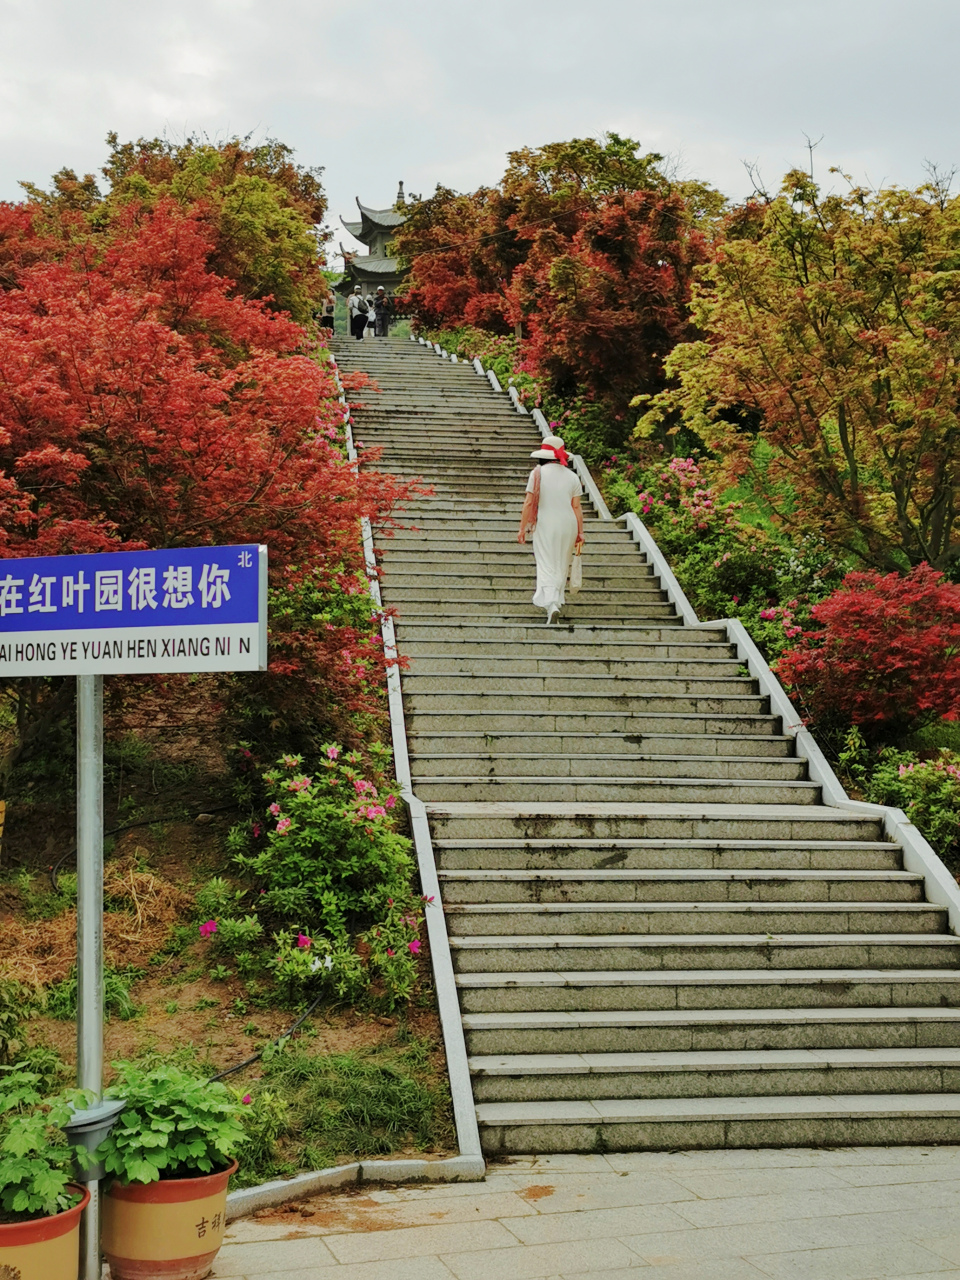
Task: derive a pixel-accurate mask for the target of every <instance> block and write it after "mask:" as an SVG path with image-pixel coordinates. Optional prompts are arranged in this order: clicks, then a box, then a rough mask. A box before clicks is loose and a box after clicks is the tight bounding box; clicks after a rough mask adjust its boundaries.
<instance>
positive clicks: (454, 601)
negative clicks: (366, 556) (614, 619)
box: [384, 574, 673, 612]
mask: <svg viewBox="0 0 960 1280" xmlns="http://www.w3.org/2000/svg"><path fill="white" fill-rule="evenodd" d="M384 586H385V589H386V591H385V593H386V594H387V595H388V596H389V597H390V599H391V600H393V601H394V602H395V603H396V604H397V606H398V607H400V608H403V607H404V606H407V607H409V605H410V604H411V603H416V604H420V605H423V604H431V605H438V604H439V605H441V606H442V607H443V608H444V609H446V608H448V607H450V608H453V609H454V610H455V609H456V608H457V607H458V606H459V605H461V604H483V605H491V606H495V608H496V610H497V611H500V610H502V609H503V606H504V605H505V604H510V603H513V604H515V605H516V606H518V607H520V608H523V609H526V610H528V611H529V609H530V599H531V596H532V595H533V591H534V580H533V577H532V576H531V577H530V579H529V580H528V581H526V582H524V581H523V580H522V579H519V580H518V581H517V582H516V583H515V584H514V583H512V582H510V581H509V580H507V581H504V580H502V579H500V578H498V577H497V575H496V574H491V575H489V580H488V581H484V580H482V579H478V580H477V581H476V582H469V581H464V582H463V583H462V584H461V585H460V586H446V585H439V584H433V585H431V584H429V583H425V582H415V581H413V580H410V581H407V580H404V579H399V578H398V579H394V578H388V579H387V581H386V582H385V584H384ZM570 603H571V604H573V603H575V604H577V605H580V606H582V607H583V608H584V609H593V610H597V609H602V610H608V609H609V610H626V609H628V608H629V607H630V606H632V605H641V606H643V608H644V610H645V611H647V612H648V611H649V610H650V609H657V608H658V607H659V606H661V604H662V607H663V608H664V609H672V608H673V606H672V605H669V604H667V603H666V592H665V591H662V590H661V589H660V587H659V586H647V585H645V583H644V581H643V580H642V579H638V580H637V582H635V583H630V584H629V585H628V586H617V587H612V586H609V585H606V586H604V585H599V584H595V583H593V582H591V581H590V580H589V579H588V578H584V582H583V590H582V591H581V592H580V593H579V595H578V596H577V597H576V599H575V600H571V601H570Z"/></svg>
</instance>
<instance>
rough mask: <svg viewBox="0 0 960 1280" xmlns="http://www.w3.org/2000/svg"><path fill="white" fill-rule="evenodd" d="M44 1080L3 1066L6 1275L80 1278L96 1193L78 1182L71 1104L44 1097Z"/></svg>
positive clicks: (1, 1234) (0, 1134)
mask: <svg viewBox="0 0 960 1280" xmlns="http://www.w3.org/2000/svg"><path fill="white" fill-rule="evenodd" d="M41 1083H42V1082H41V1078H40V1076H39V1075H38V1074H37V1072H35V1071H31V1070H30V1069H29V1067H28V1066H26V1065H25V1064H23V1063H20V1064H18V1065H16V1066H12V1067H0V1273H3V1269H4V1268H7V1272H6V1274H9V1275H12V1276H17V1277H18V1278H19V1280H50V1278H51V1277H52V1276H57V1277H58V1280H59V1278H60V1277H62V1278H63V1280H77V1272H78V1269H79V1265H80V1214H81V1212H82V1211H83V1209H84V1208H85V1206H86V1205H87V1203H88V1201H89V1199H90V1193H89V1191H87V1190H86V1189H85V1188H84V1187H80V1186H77V1185H76V1184H75V1183H74V1182H72V1180H71V1179H72V1170H73V1157H74V1153H73V1150H72V1148H71V1147H70V1145H69V1143H68V1141H67V1138H66V1136H65V1134H64V1133H63V1130H62V1126H63V1125H64V1124H66V1123H67V1121H68V1120H69V1118H70V1106H69V1103H68V1101H67V1099H66V1098H64V1097H58V1098H50V1099H44V1098H43V1095H42V1090H41Z"/></svg>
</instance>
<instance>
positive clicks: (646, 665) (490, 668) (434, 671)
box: [404, 646, 752, 683]
mask: <svg viewBox="0 0 960 1280" xmlns="http://www.w3.org/2000/svg"><path fill="white" fill-rule="evenodd" d="M404 652H405V653H406V654H407V655H408V657H410V658H411V659H412V665H411V667H410V670H411V672H412V673H413V674H414V675H424V674H427V673H429V674H430V675H456V676H461V677H469V676H478V677H480V678H481V679H482V678H484V677H486V676H502V675H521V676H526V675H531V676H535V675H544V676H558V675H559V676H569V677H573V676H613V677H614V678H616V679H618V680H630V681H631V683H634V682H640V683H642V682H643V681H644V679H645V678H650V677H661V676H662V677H672V678H675V679H680V678H681V677H684V676H686V677H689V678H690V679H692V678H697V679H698V680H700V679H702V680H710V681H717V680H721V679H722V680H729V679H733V680H736V681H738V682H743V681H744V680H746V679H747V678H746V677H744V676H742V675H740V670H741V667H740V663H739V662H738V661H737V660H736V658H728V657H714V656H713V655H712V654H710V653H709V652H708V653H706V654H703V655H702V656H701V655H698V656H697V657H695V658H677V659H671V658H648V657H637V658H634V659H629V658H613V657H604V656H598V657H597V658H596V659H590V658H568V657H566V656H565V655H564V654H563V653H555V654H554V653H551V654H537V653H535V652H533V653H528V654H522V655H516V656H512V655H509V654H498V653H484V654H479V655H476V656H474V655H470V654H457V655H454V654H445V653H429V652H427V653H423V652H421V653H418V654H412V653H410V651H409V649H407V648H406V646H404ZM684 683H686V681H685V682H684ZM748 683H752V682H749V681H748Z"/></svg>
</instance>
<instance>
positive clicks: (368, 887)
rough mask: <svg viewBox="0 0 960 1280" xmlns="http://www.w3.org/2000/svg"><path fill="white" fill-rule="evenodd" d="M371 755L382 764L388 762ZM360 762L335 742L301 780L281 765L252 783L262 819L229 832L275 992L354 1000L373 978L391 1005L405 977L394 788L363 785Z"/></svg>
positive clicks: (410, 969)
mask: <svg viewBox="0 0 960 1280" xmlns="http://www.w3.org/2000/svg"><path fill="white" fill-rule="evenodd" d="M380 754H381V755H382V757H383V763H384V764H385V763H386V759H387V758H388V755H389V753H388V752H387V751H386V750H385V749H383V750H382V751H381V753H380ZM362 764H363V761H362V758H361V756H360V755H359V753H357V752H348V753H346V754H344V752H343V750H342V748H341V747H340V746H338V745H337V744H335V743H327V744H324V746H323V749H322V753H321V757H320V760H319V762H318V764H317V766H316V768H314V769H311V771H310V773H309V774H308V773H305V772H303V760H302V758H301V757H300V756H296V755H285V756H283V757H282V759H281V760H280V761H279V762H278V765H277V767H276V768H275V769H272V770H270V771H269V772H268V773H266V774H265V775H264V782H265V784H266V789H267V798H268V799H270V804H269V805H268V807H267V812H266V817H265V819H264V820H263V822H262V823H261V822H257V823H255V824H254V826H253V828H252V829H251V828H246V827H235V828H234V829H233V831H232V832H231V833H230V846H231V850H232V852H233V853H234V856H235V859H236V862H237V863H238V865H239V866H240V867H242V868H243V869H244V870H246V871H248V872H250V873H251V874H252V875H253V876H255V877H256V878H257V881H258V883H259V885H260V886H261V888H260V893H259V896H258V899H257V908H258V911H259V912H260V914H261V915H263V916H265V917H266V918H267V919H268V920H270V921H271V922H274V923H275V924H277V925H279V926H280V928H279V930H278V931H277V932H276V934H275V937H274V942H275V945H276V954H275V956H274V958H273V959H272V960H271V961H270V962H269V966H268V967H269V968H270V969H271V970H272V972H273V975H274V977H275V979H276V981H277V982H278V983H279V984H280V985H281V986H282V987H284V988H286V989H287V990H288V991H289V992H291V993H292V992H295V991H297V990H300V989H302V988H304V987H306V986H310V985H313V986H319V985H320V984H323V983H326V984H327V985H328V986H329V987H330V989H331V990H332V991H334V992H335V993H336V994H337V995H338V996H340V997H341V998H356V997H357V996H358V995H359V994H360V993H361V992H362V991H363V990H364V989H366V988H367V987H369V986H370V984H371V982H372V981H374V980H377V979H379V980H381V981H382V982H383V986H384V989H385V992H386V995H387V998H388V999H389V1000H390V1001H392V1002H396V1001H397V1000H399V999H403V998H405V996H406V995H408V994H409V991H410V989H411V988H412V985H413V982H414V980H415V977H416V963H415V961H416V955H417V952H418V951H419V937H418V932H419V926H420V921H421V918H422V902H420V901H418V900H417V899H416V897H415V896H414V894H413V892H412V889H411V882H412V878H413V859H412V857H411V852H410V841H409V840H408V839H407V838H406V837H405V836H402V835H400V834H399V833H398V832H397V831H396V830H395V822H394V811H395V809H396V803H397V794H398V792H397V787H396V784H395V783H392V782H389V781H387V780H386V778H385V776H384V775H383V774H380V775H379V776H378V777H377V779H376V781H373V780H371V779H370V778H368V777H364V776H363V774H362ZM234 923H235V922H234ZM228 924H229V922H228V921H226V920H224V921H221V922H220V923H219V928H220V929H221V930H222V929H224V927H225V926H227V925H228ZM358 937H359V941H360V944H361V945H360V947H359V949H358V947H357V943H356V940H357V938H358ZM247 942H248V939H247V938H246V937H239V936H238V939H237V944H238V945H240V944H241V943H243V944H246V943H247ZM414 942H416V945H415V946H412V945H411V944H412V943H414Z"/></svg>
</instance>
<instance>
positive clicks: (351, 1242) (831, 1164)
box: [213, 1147, 960, 1280]
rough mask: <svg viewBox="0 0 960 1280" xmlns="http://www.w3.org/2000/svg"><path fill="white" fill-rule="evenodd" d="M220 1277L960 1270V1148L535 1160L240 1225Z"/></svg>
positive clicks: (431, 1279)
mask: <svg viewBox="0 0 960 1280" xmlns="http://www.w3.org/2000/svg"><path fill="white" fill-rule="evenodd" d="M213 1275H214V1276H215V1277H217V1280H540V1278H542V1280H578V1278H579V1277H585V1276H593V1275H600V1276H603V1277H604V1280H621V1278H622V1280H627V1277H631V1278H634V1277H635V1278H636V1280H760V1278H761V1277H768V1278H769V1280H875V1278H876V1280H878V1278H879V1277H883V1278H884V1280H916V1277H920V1276H937V1277H943V1276H957V1277H960V1147H887V1148H878V1147H858V1148H849V1149H846V1150H834V1151H825V1150H805V1149H804V1150H799V1149H798V1150H765V1151H706V1152H696V1151H688V1152H678V1153H635V1154H628V1155H608V1156H573V1155H564V1156H541V1157H534V1156H530V1157H518V1158H516V1159H515V1160H514V1161H513V1162H512V1163H510V1164H508V1165H495V1166H492V1167H491V1168H490V1170H489V1174H488V1177H487V1180H486V1182H484V1183H477V1184H462V1183H461V1184H459V1185H441V1186H419V1187H401V1188H397V1189H395V1190H367V1189H365V1188H364V1189H363V1190H361V1191H358V1192H357V1193H355V1194H353V1195H332V1196H323V1197H316V1198H314V1199H312V1200H309V1201H305V1202H303V1203H302V1205H301V1207H300V1209H299V1210H297V1211H293V1212H289V1213H285V1214H272V1215H269V1216H266V1217H263V1218H260V1219H248V1220H245V1221H241V1222H236V1223H234V1224H233V1226H232V1227H231V1228H230V1230H229V1233H228V1236H227V1242H226V1243H225V1245H224V1247H223V1249H222V1251H221V1254H220V1257H219V1259H218V1261H217V1265H216V1267H215V1269H214V1272H213Z"/></svg>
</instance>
